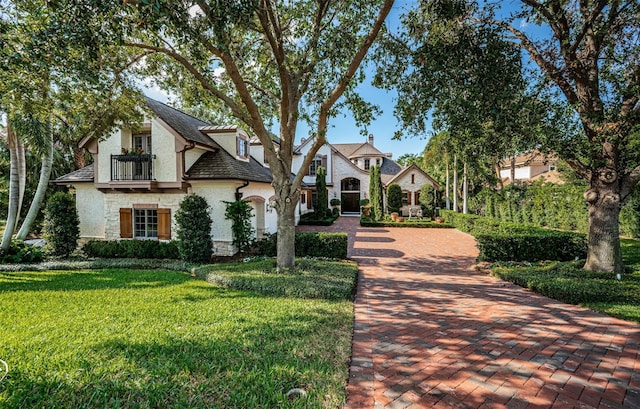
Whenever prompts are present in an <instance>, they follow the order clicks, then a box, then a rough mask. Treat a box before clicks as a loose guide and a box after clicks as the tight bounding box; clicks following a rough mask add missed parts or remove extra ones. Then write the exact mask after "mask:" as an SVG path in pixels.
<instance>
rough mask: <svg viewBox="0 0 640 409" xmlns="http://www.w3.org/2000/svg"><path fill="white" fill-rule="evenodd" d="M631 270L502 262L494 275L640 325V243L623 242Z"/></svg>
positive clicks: (574, 263) (497, 266)
mask: <svg viewBox="0 0 640 409" xmlns="http://www.w3.org/2000/svg"><path fill="white" fill-rule="evenodd" d="M621 244H622V256H623V260H624V262H625V265H626V266H627V267H628V268H629V271H628V272H627V273H625V274H623V275H622V280H620V281H618V280H617V279H616V278H615V276H614V275H613V274H608V273H593V272H589V271H584V270H581V269H580V267H581V266H582V264H583V263H584V261H581V262H565V263H562V262H541V263H498V264H495V265H494V266H493V267H492V270H491V272H492V274H494V275H495V276H497V277H500V278H502V279H503V280H507V281H511V282H513V283H516V284H518V285H520V286H523V287H527V288H529V289H531V290H534V291H536V292H538V293H540V294H543V295H546V296H548V297H551V298H555V299H557V300H560V301H564V302H568V303H572V304H580V305H583V306H585V307H588V308H591V309H593V310H595V311H600V312H604V313H606V314H609V315H612V316H614V317H618V318H622V319H625V320H630V321H637V322H640V241H638V240H631V239H621Z"/></svg>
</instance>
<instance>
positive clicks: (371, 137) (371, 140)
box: [369, 133, 373, 145]
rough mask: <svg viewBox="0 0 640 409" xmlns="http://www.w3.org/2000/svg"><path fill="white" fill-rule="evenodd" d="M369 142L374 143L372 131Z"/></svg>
mask: <svg viewBox="0 0 640 409" xmlns="http://www.w3.org/2000/svg"><path fill="white" fill-rule="evenodd" d="M369 144H370V145H373V134H372V133H370V134H369Z"/></svg>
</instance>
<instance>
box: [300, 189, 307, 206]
mask: <svg viewBox="0 0 640 409" xmlns="http://www.w3.org/2000/svg"><path fill="white" fill-rule="evenodd" d="M300 203H302V204H306V203H307V193H306V192H302V193H300Z"/></svg>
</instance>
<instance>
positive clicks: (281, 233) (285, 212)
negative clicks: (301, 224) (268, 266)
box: [276, 190, 297, 270]
mask: <svg viewBox="0 0 640 409" xmlns="http://www.w3.org/2000/svg"><path fill="white" fill-rule="evenodd" d="M276 191H278V190H276ZM296 204H297V200H296V201H294V200H292V199H291V197H289V195H286V194H284V195H283V194H281V195H280V197H279V198H278V202H277V206H276V210H277V212H278V241H277V247H276V248H277V268H278V270H281V269H287V268H291V267H293V266H294V265H295V258H296Z"/></svg>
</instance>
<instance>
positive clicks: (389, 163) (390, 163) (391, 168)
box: [380, 158, 402, 185]
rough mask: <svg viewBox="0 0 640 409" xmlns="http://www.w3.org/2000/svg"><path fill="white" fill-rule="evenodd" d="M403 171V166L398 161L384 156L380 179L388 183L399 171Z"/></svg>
mask: <svg viewBox="0 0 640 409" xmlns="http://www.w3.org/2000/svg"><path fill="white" fill-rule="evenodd" d="M401 171H402V166H400V165H398V164H397V163H396V161H394V160H392V159H391V158H384V159H383V160H382V166H380V179H381V180H382V183H383V184H385V185H386V184H387V182H389V181H390V180H391V179H393V178H394V177H395V176H396V175H397V174H398V173H400V172H401Z"/></svg>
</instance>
